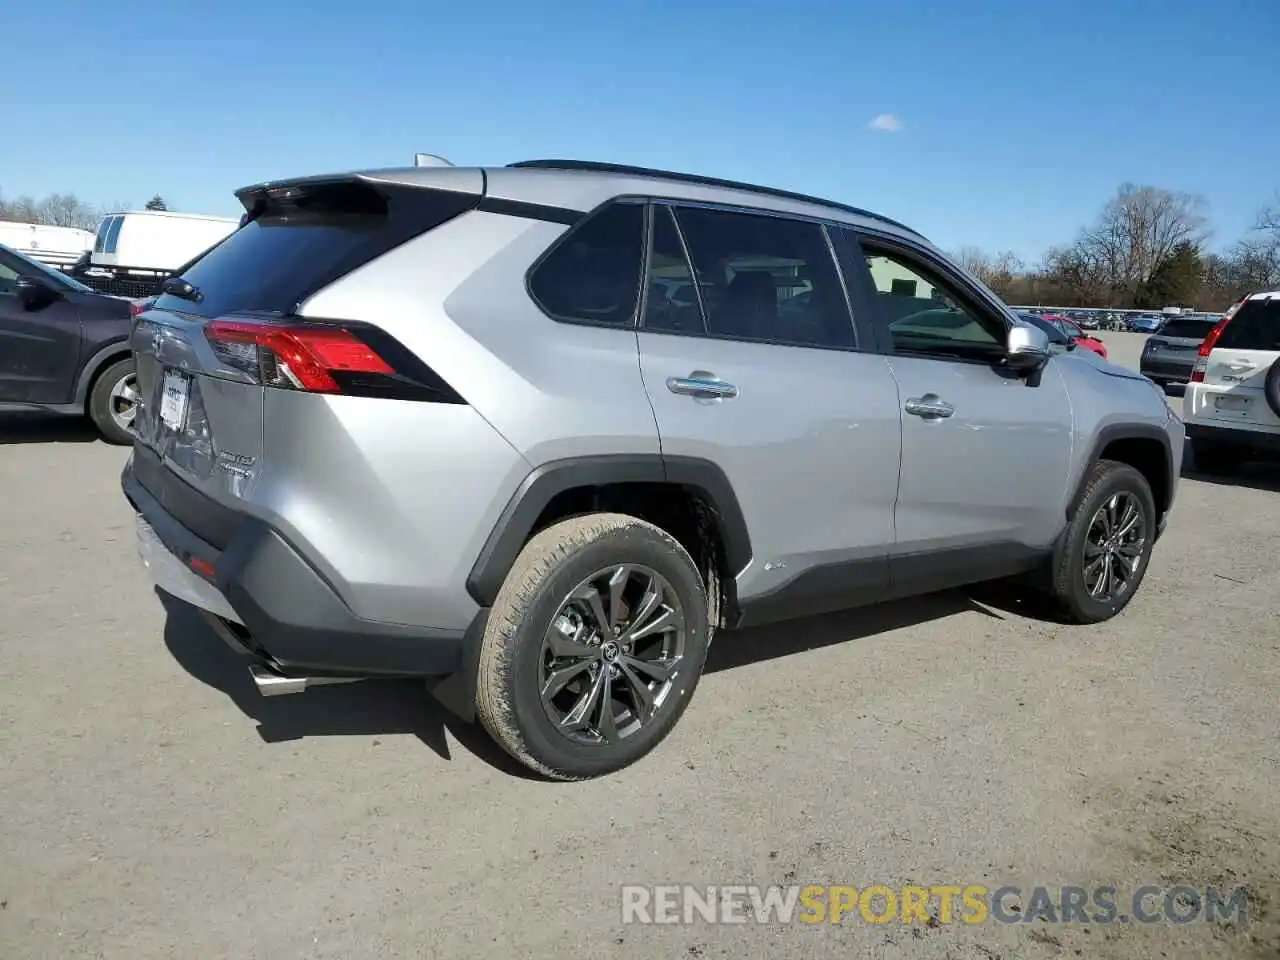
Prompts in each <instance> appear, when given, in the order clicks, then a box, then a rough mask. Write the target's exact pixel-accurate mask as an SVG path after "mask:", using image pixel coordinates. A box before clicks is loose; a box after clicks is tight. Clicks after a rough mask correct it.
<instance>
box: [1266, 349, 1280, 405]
mask: <svg viewBox="0 0 1280 960" xmlns="http://www.w3.org/2000/svg"><path fill="white" fill-rule="evenodd" d="M1262 392H1263V395H1264V396H1266V398H1267V406H1268V407H1270V408H1271V412H1272V413H1274V414H1275V415H1276V416H1277V417H1280V360H1277V361H1276V362H1275V363H1273V364H1271V369H1269V370H1268V371H1267V379H1266V380H1265V381H1263V384H1262Z"/></svg>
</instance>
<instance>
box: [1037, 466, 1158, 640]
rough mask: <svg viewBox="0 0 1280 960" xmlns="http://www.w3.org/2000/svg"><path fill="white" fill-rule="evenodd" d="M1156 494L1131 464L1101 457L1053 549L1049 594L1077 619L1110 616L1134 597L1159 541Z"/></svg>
mask: <svg viewBox="0 0 1280 960" xmlns="http://www.w3.org/2000/svg"><path fill="white" fill-rule="evenodd" d="M1157 522H1158V516H1157V514H1156V505H1155V498H1154V497H1153V496H1152V494H1151V486H1150V484H1148V483H1147V479H1146V477H1144V476H1143V475H1142V474H1141V473H1139V472H1138V471H1137V470H1135V469H1134V468H1133V467H1131V466H1129V465H1128V464H1124V463H1116V462H1114V461H1111V460H1099V461H1098V463H1096V464H1095V465H1094V467H1093V469H1092V470H1091V471H1090V473H1089V476H1088V477H1087V478H1086V480H1085V487H1084V493H1083V495H1082V497H1081V499H1080V505H1079V507H1078V508H1077V509H1076V512H1075V514H1074V516H1073V517H1072V518H1071V522H1070V523H1068V524H1067V528H1066V530H1064V531H1063V534H1062V537H1061V538H1060V540H1059V542H1058V546H1057V549H1056V550H1055V551H1054V561H1053V580H1052V588H1051V591H1050V592H1051V594H1052V596H1053V599H1054V601H1055V602H1056V604H1057V606H1058V608H1059V609H1060V610H1061V612H1062V613H1063V615H1064V616H1065V617H1066V618H1067V619H1068V620H1070V621H1071V622H1073V623H1082V624H1083V623H1101V622H1102V621H1104V620H1110V619H1111V618H1112V617H1114V616H1115V615H1116V614H1118V613H1119V612H1120V611H1121V610H1123V609H1124V608H1125V607H1126V606H1128V604H1129V601H1130V600H1132V599H1133V596H1134V594H1135V593H1137V592H1138V588H1139V586H1141V584H1142V580H1143V577H1145V576H1146V573H1147V564H1148V563H1149V562H1150V560H1151V551H1152V547H1153V546H1154V543H1155V536H1156V525H1157Z"/></svg>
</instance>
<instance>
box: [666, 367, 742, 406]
mask: <svg viewBox="0 0 1280 960" xmlns="http://www.w3.org/2000/svg"><path fill="white" fill-rule="evenodd" d="M667 389H668V390H670V391H671V392H672V393H679V394H682V395H684V396H687V397H697V398H698V399H700V400H732V399H733V398H734V397H736V396H737V395H738V388H737V387H735V386H734V385H733V384H732V383H725V382H724V381H723V380H720V379H717V378H716V376H715V375H714V374H711V373H707V372H706V371H704V370H695V371H693V373H691V374H689V376H687V377H668V378H667Z"/></svg>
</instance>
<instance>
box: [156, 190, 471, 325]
mask: <svg viewBox="0 0 1280 960" xmlns="http://www.w3.org/2000/svg"><path fill="white" fill-rule="evenodd" d="M478 199H479V198H478V197H475V196H473V195H471V194H464V193H451V192H447V191H433V190H422V189H415V188H392V189H390V190H388V191H387V192H385V193H384V192H381V191H377V190H374V189H373V188H372V187H369V186H367V185H364V184H356V183H349V182H348V183H338V184H328V185H321V186H312V187H307V188H306V191H305V192H299V193H298V194H297V195H296V196H291V197H289V198H288V199H287V200H276V201H271V202H270V203H269V204H268V205H267V206H266V207H265V209H264V210H263V211H262V212H261V213H260V214H259V215H258V216H257V217H256V218H255V219H253V220H251V221H250V222H249V223H247V224H245V225H244V226H242V227H240V228H239V229H238V230H236V231H235V232H234V233H232V234H231V235H230V236H229V237H227V239H225V240H223V241H222V242H221V243H220V244H218V245H216V246H214V247H213V248H212V249H210V250H209V251H208V252H206V253H205V254H204V255H203V256H201V257H200V258H199V259H198V260H196V261H195V263H193V264H191V265H190V266H189V267H188V269H187V270H186V271H184V272H183V273H182V278H183V279H184V280H186V281H187V282H188V283H190V284H191V285H192V286H194V287H195V288H196V289H197V290H198V291H199V292H200V294H201V299H200V300H199V301H198V302H196V301H193V300H187V299H183V298H181V297H175V296H173V295H171V294H161V295H160V297H159V299H158V300H157V301H156V308H157V309H161V310H174V311H178V312H181V313H188V314H196V315H198V316H204V317H218V316H223V315H225V314H228V313H234V312H238V311H254V312H265V313H281V314H288V313H292V312H293V311H294V310H295V308H296V307H297V305H298V303H299V302H300V301H302V300H305V299H306V298H307V297H309V296H311V295H312V294H313V293H315V292H316V291H318V290H320V289H321V288H323V287H325V286H328V285H329V284H330V283H333V282H334V281H335V280H337V279H339V278H340V277H343V276H345V275H346V274H348V273H350V272H351V271H352V270H355V269H356V268H357V267H359V266H362V265H363V264H365V263H368V262H369V261H370V260H372V259H374V258H375V257H378V256H381V255H382V254H383V253H386V252H387V251H388V250H390V249H391V248H392V247H395V246H398V245H399V244H401V243H404V242H405V241H406V240H409V239H411V238H412V237H414V236H417V235H418V234H421V233H425V232H426V231H428V230H430V229H432V228H433V227H436V226H439V225H440V224H441V223H443V222H445V221H446V220H449V219H451V218H453V217H455V216H457V215H458V214H459V213H462V212H463V211H464V210H466V209H469V208H470V207H471V206H474V204H475V202H476V201H477V200H478Z"/></svg>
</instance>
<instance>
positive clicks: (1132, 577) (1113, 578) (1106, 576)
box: [1083, 491, 1147, 603]
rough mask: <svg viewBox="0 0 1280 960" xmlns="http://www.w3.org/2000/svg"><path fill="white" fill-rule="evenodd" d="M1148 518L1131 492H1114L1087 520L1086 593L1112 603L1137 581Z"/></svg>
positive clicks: (1145, 539) (1124, 594)
mask: <svg viewBox="0 0 1280 960" xmlns="http://www.w3.org/2000/svg"><path fill="white" fill-rule="evenodd" d="M1146 545H1147V518H1146V514H1145V511H1144V510H1143V508H1142V503H1141V501H1140V500H1139V499H1138V498H1137V497H1136V496H1135V495H1134V494H1132V493H1129V492H1127V491H1121V492H1119V493H1113V494H1112V495H1111V496H1110V497H1108V498H1107V499H1106V501H1105V502H1104V503H1103V504H1102V506H1100V507H1099V508H1098V511H1097V513H1095V514H1094V515H1093V519H1092V520H1091V521H1090V522H1089V529H1088V532H1087V533H1086V534H1085V540H1084V565H1083V571H1084V585H1085V589H1086V590H1087V591H1088V592H1089V596H1090V597H1092V598H1093V599H1094V600H1099V601H1102V602H1103V603H1111V602H1113V601H1115V600H1119V599H1121V598H1122V597H1124V596H1126V595H1127V594H1128V593H1129V592H1130V591H1131V590H1132V589H1133V586H1134V584H1135V583H1136V582H1137V580H1138V575H1139V572H1140V571H1141V569H1142V563H1143V561H1144V558H1145V556H1146Z"/></svg>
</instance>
